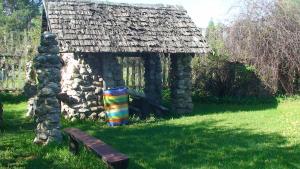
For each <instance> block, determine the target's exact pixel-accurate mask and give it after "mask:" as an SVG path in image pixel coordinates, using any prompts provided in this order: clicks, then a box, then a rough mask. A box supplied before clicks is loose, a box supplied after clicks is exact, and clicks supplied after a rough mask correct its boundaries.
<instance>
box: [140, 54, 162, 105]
mask: <svg viewBox="0 0 300 169" xmlns="http://www.w3.org/2000/svg"><path fill="white" fill-rule="evenodd" d="M143 60H144V67H145V74H144V79H145V89H144V92H145V95H146V97H147V98H149V99H151V101H153V102H155V103H157V104H161V102H162V67H161V60H160V55H159V53H155V54H147V55H144V56H143Z"/></svg>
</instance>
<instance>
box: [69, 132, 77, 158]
mask: <svg viewBox="0 0 300 169" xmlns="http://www.w3.org/2000/svg"><path fill="white" fill-rule="evenodd" d="M69 140H70V143H69V150H70V152H71V153H73V154H74V155H77V154H78V152H79V143H78V142H77V141H76V140H75V139H74V138H73V137H71V136H69Z"/></svg>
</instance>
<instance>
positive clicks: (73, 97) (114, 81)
mask: <svg viewBox="0 0 300 169" xmlns="http://www.w3.org/2000/svg"><path fill="white" fill-rule="evenodd" d="M62 59H63V60H64V63H65V65H64V67H63V69H62V81H61V84H62V93H65V95H66V98H67V99H63V100H62V112H63V114H64V117H65V118H66V119H70V120H71V121H75V120H78V119H81V120H83V119H90V120H97V119H99V118H100V114H101V113H102V112H103V111H104V108H103V100H102V99H103V97H102V92H103V90H104V89H105V88H106V86H107V87H110V88H111V87H115V86H119V85H122V76H121V75H122V74H121V68H120V66H118V65H117V64H118V62H117V60H116V58H111V57H102V56H97V55H93V54H73V53H65V54H62ZM118 74H120V75H118ZM103 79H105V82H104V80H103ZM106 79H107V80H106ZM104 84H106V86H105V85H104ZM123 84H124V82H123Z"/></svg>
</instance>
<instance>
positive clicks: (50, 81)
mask: <svg viewBox="0 0 300 169" xmlns="http://www.w3.org/2000/svg"><path fill="white" fill-rule="evenodd" d="M57 45H58V42H57V41H56V36H55V35H54V34H52V33H50V32H45V33H43V34H42V38H41V46H40V47H39V48H38V51H39V54H38V55H37V56H36V57H35V58H34V68H35V70H36V74H37V81H38V84H37V101H36V104H37V107H36V111H35V116H36V123H37V127H36V137H35V139H34V143H36V144H42V145H45V144H48V143H50V142H53V141H55V142H61V140H62V134H61V130H60V112H61V111H60V102H59V101H58V99H57V98H56V96H57V95H58V93H60V91H61V87H60V80H61V74H60V69H61V67H62V64H61V60H60V58H59V55H58V54H59V48H58V46H57Z"/></svg>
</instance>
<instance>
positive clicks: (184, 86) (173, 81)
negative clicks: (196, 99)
mask: <svg viewBox="0 0 300 169" xmlns="http://www.w3.org/2000/svg"><path fill="white" fill-rule="evenodd" d="M191 60H192V56H191V55H188V54H171V68H170V85H171V86H170V87H171V99H172V111H173V112H175V113H181V114H184V113H190V112H192V110H193V102H192V79H191V77H192V76H191V71H192V69H191Z"/></svg>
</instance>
